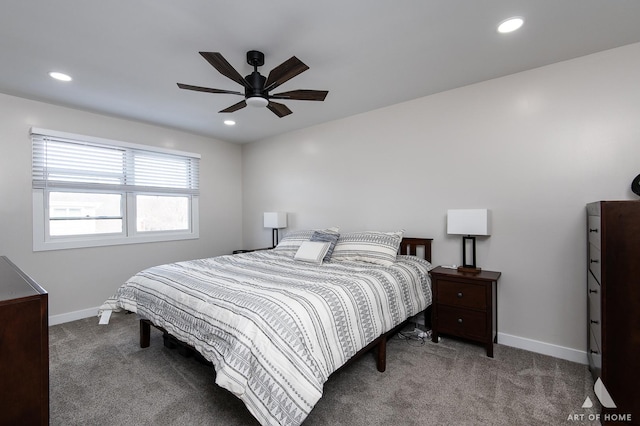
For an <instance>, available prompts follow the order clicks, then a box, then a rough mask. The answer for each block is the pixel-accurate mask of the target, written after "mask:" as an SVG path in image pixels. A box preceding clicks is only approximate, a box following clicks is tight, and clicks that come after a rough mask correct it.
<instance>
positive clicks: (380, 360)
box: [140, 237, 433, 373]
mask: <svg viewBox="0 0 640 426" xmlns="http://www.w3.org/2000/svg"><path fill="white" fill-rule="evenodd" d="M432 241H433V239H432V238H409V237H408V238H403V239H402V242H401V243H400V250H399V251H398V254H408V255H412V256H417V252H418V248H419V247H422V250H424V255H423V256H422V257H424V259H425V260H428V261H429V262H430V261H431V242H432ZM430 308H431V306H428V307H427V309H425V310H424V311H423V313H424V316H425V324H427V323H428V322H429V321H428V319H429V318H428V315H429V312H430V310H431V309H430ZM406 323H407V321H404V322H403V323H402V324H400V325H399V326H397V327H396V328H394V329H393V330H391V331H388V332H387V333H384V334H382V335H380V336H379V337H378V338H377V339H375V340H374V341H373V342H371V343H369V344H368V345H367V346H365V347H364V348H362V349H361V350H360V351H358V352H357V353H356V354H355V355H354V356H353V357H352V358H351V359H349V360H348V361H347V362H346V363H345V364H344V365H343V366H342V367H340V368H339V369H338V370H336V371H334V373H335V372H337V371H340V370H342V369H343V368H344V367H346V366H347V365H349V364H351V363H352V362H353V361H355V360H356V359H358V358H360V357H361V356H362V355H364V354H365V353H367V352H369V351H370V350H371V349H374V351H375V357H376V367H377V369H378V371H379V372H381V373H382V372H384V371H385V370H386V368H387V340H388V339H389V338H390V337H391V336H393V335H395V334H396V333H397V332H398V331H399V330H401V329H402V328H403V327H404V326H405V324H406ZM151 326H154V327H155V328H157V329H158V330H160V331H162V332H163V333H164V335H163V337H164V344H165V346H167V347H170V348H176V347H177V348H178V350H179V352H180V353H181V354H183V355H185V356H190V355H192V354H198V352H197V351H196V350H195V349H194V348H193V347H191V346H189V345H187V344H186V343H183V342H181V341H180V340H178V339H176V338H175V337H174V336H171V335H170V334H169V333H168V332H167V330H165V329H164V328H162V327H158V326H157V325H155V324H153V323H152V322H151V321H149V320H147V319H141V320H140V347H141V348H148V347H149V345H150V344H151ZM198 355H199V354H198ZM203 359H204V358H203Z"/></svg>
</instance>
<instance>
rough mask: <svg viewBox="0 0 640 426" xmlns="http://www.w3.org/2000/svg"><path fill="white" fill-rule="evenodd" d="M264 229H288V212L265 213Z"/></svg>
mask: <svg viewBox="0 0 640 426" xmlns="http://www.w3.org/2000/svg"><path fill="white" fill-rule="evenodd" d="M264 227H265V228H273V229H280V228H286V227H287V213H286V212H265V213H264Z"/></svg>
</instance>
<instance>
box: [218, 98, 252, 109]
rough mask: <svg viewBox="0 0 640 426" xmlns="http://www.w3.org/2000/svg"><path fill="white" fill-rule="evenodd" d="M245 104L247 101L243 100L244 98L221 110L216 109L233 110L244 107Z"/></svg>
mask: <svg viewBox="0 0 640 426" xmlns="http://www.w3.org/2000/svg"><path fill="white" fill-rule="evenodd" d="M246 106H247V103H246V102H245V100H244V99H243V100H241V101H240V102H238V103H237V104H233V105H231V106H230V107H228V108H225V109H223V110H222V111H218V112H234V111H237V110H239V109H242V108H244V107H246Z"/></svg>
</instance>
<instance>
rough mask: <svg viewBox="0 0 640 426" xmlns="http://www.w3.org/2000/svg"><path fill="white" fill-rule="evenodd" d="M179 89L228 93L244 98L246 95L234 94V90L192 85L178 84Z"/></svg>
mask: <svg viewBox="0 0 640 426" xmlns="http://www.w3.org/2000/svg"><path fill="white" fill-rule="evenodd" d="M178 87H179V88H181V89H187V90H195V91H196V92H207V93H228V94H230V95H243V96H244V93H240V92H234V91H233V90H222V89H211V88H209V87H200V86H192V85H190V84H182V83H178Z"/></svg>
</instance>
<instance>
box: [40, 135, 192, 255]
mask: <svg viewBox="0 0 640 426" xmlns="http://www.w3.org/2000/svg"><path fill="white" fill-rule="evenodd" d="M31 140H32V143H33V153H32V154H33V158H32V160H33V164H32V177H33V229H34V232H33V247H34V250H35V251H40V250H54V249H63V248H76V247H92V246H102V245H114V244H129V243H140V242H152V241H168V240H177V239H191V238H198V190H199V185H198V177H199V170H198V167H199V159H200V156H199V155H198V154H192V153H186V152H180V151H174V150H167V149H162V148H155V147H149V146H144V145H136V144H130V143H126V142H118V141H112V140H106V139H99V138H94V137H89V136H81V135H74V134H68V133H62V132H56V131H51V130H43V129H36V128H33V129H31Z"/></svg>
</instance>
